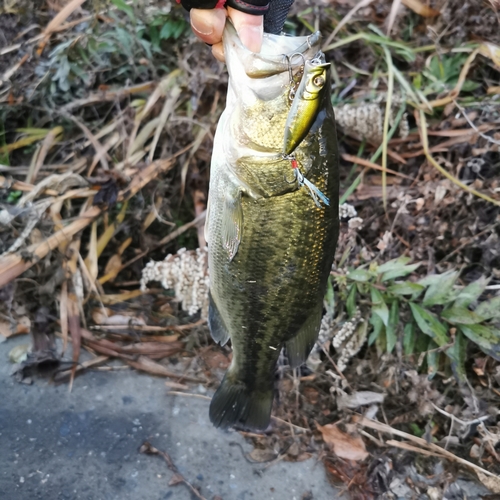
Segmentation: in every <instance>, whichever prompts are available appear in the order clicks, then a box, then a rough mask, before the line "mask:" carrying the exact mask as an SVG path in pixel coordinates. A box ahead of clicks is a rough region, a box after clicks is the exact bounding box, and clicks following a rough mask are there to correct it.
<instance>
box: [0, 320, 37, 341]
mask: <svg viewBox="0 0 500 500" xmlns="http://www.w3.org/2000/svg"><path fill="white" fill-rule="evenodd" d="M30 328H31V321H30V319H29V318H28V317H27V316H22V317H21V318H19V319H18V320H17V322H16V324H15V326H14V328H11V325H10V323H9V322H8V321H0V335H2V336H3V337H5V338H6V339H8V338H9V337H13V336H14V335H22V334H23V333H29V331H30Z"/></svg>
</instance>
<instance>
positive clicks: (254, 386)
mask: <svg viewBox="0 0 500 500" xmlns="http://www.w3.org/2000/svg"><path fill="white" fill-rule="evenodd" d="M223 40H224V51H225V57H226V62H227V65H228V70H229V77H230V78H229V88H228V97H227V105H226V109H225V111H224V113H223V114H222V116H221V119H220V121H219V124H218V127H217V132H216V136H215V140H214V150H213V156H212V166H211V177H210V191H209V203H208V215H207V224H206V237H207V241H208V246H209V268H210V305H209V327H210V330H211V333H212V336H213V338H214V340H215V341H217V342H219V343H220V344H222V345H224V344H225V343H226V342H227V341H228V340H229V339H231V344H232V348H233V359H232V362H231V365H230V367H229V369H228V371H227V373H226V375H225V377H224V380H223V381H222V383H221V385H220V387H219V388H218V390H217V391H216V393H215V395H214V397H213V399H212V403H211V406H210V419H211V421H212V422H213V424H214V425H215V426H216V427H222V428H227V427H231V426H235V425H236V426H240V427H244V428H248V429H256V430H257V429H265V428H266V427H267V426H268V425H269V421H270V415H271V409H272V403H273V396H274V378H275V377H274V371H275V367H276V363H277V360H278V357H279V355H280V351H281V350H282V348H283V347H285V348H286V353H287V355H288V359H289V361H290V364H291V365H292V366H298V365H300V364H301V363H303V362H304V361H305V360H306V359H307V356H308V355H309V352H310V350H311V349H312V347H313V346H314V343H315V341H316V339H317V335H318V331H319V328H320V323H321V318H322V309H323V297H324V294H325V290H326V284H327V279H328V276H329V273H330V270H331V267H332V262H333V258H334V253H335V246H336V242H337V238H338V224H339V222H338V220H339V219H338V189H339V187H338V151H337V140H336V132H335V119H334V115H333V109H332V105H331V96H330V83H329V78H328V68H326V66H327V65H325V64H324V59H323V60H322V61H320V62H322V66H321V68H323V71H320V73H321V74H322V75H324V76H325V77H326V81H325V82H323V83H325V85H324V86H323V87H322V88H321V89H320V90H319V94H318V95H317V96H316V97H317V99H316V100H314V99H313V100H311V102H312V103H313V106H314V110H310V109H308V108H307V106H305V108H304V106H303V103H298V104H297V101H296V99H300V98H301V94H303V92H302V91H300V88H301V87H300V85H298V89H297V88H295V89H294V88H293V86H294V85H295V84H296V83H294V81H293V78H291V76H293V74H294V72H295V74H300V71H304V62H305V61H311V60H312V61H317V60H318V57H319V56H320V57H323V56H322V54H319V53H318V50H319V49H318V46H317V45H318V41H319V37H318V36H317V35H312V36H311V37H309V40H308V39H306V37H284V36H275V35H267V34H266V35H264V43H263V47H262V51H261V53H260V54H253V53H251V52H249V51H248V50H246V49H245V48H244V47H243V46H242V44H241V42H240V41H239V39H238V37H237V35H236V32H235V30H234V28H233V27H232V26H231V25H230V24H229V23H228V25H227V26H226V29H225V32H224V38H223ZM297 52H299V53H300V54H302V56H300V57H297V55H296V54H297ZM284 54H289V55H290V56H292V55H293V57H289V58H288V59H286V58H285V59H286V60H287V61H288V62H287V64H285V63H284V62H283V61H284V56H283V55H284ZM318 54H319V55H318ZM325 68H326V69H325ZM314 72H316V73H317V72H318V71H317V68H316V69H314ZM307 76H308V71H304V76H303V77H302V79H304V78H306V77H307ZM316 82H317V83H318V82H319V83H321V81H320V80H318V79H317V78H316ZM302 86H304V85H302ZM296 90H299V91H298V92H297V91H296ZM294 109H299V110H300V113H301V116H304V117H305V118H304V119H301V118H300V117H298V118H297V117H296V116H290V110H292V114H293V113H295V111H293V110H294ZM304 110H305V111H304ZM302 113H305V114H304V115H302ZM297 123H299V125H300V126H297V125H296V124H297ZM290 124H292V125H290ZM304 126H305V127H306V128H307V131H306V132H307V133H304ZM294 127H295V128H294ZM297 127H298V128H297ZM295 129H297V130H298V129H300V132H296V131H295ZM297 133H299V134H302V135H303V138H302V139H300V140H297V141H296V142H298V145H297V146H296V147H294V149H293V147H291V146H289V144H290V142H293V138H294V137H295V138H296V136H297ZM285 135H286V136H287V138H286V140H285ZM285 143H287V144H288V146H286V145H285ZM284 152H286V154H284ZM290 155H291V156H290ZM294 167H297V168H295V169H294Z"/></svg>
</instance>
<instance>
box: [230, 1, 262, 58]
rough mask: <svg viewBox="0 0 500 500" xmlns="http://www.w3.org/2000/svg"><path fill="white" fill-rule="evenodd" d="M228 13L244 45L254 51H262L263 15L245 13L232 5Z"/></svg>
mask: <svg viewBox="0 0 500 500" xmlns="http://www.w3.org/2000/svg"><path fill="white" fill-rule="evenodd" d="M227 14H228V16H229V17H230V18H231V20H232V21H233V24H234V27H235V28H236V31H237V32H238V36H239V37H240V40H241V42H242V43H243V45H244V46H245V47H247V49H250V50H251V51H252V52H260V49H261V47H262V36H263V32H264V28H263V24H264V18H263V16H255V15H253V14H245V13H244V12H240V11H239V10H236V9H233V8H232V7H228V9H227Z"/></svg>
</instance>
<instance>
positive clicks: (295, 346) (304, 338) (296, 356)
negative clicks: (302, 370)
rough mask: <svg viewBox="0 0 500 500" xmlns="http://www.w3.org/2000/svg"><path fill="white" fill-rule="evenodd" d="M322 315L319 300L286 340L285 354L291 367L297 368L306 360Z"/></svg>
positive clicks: (321, 305)
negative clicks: (303, 321)
mask: <svg viewBox="0 0 500 500" xmlns="http://www.w3.org/2000/svg"><path fill="white" fill-rule="evenodd" d="M322 315H323V302H322V301H321V302H320V303H319V304H318V306H316V307H315V308H314V311H313V312H312V313H311V315H310V316H309V317H308V318H307V319H306V321H305V323H304V324H303V325H302V328H301V329H300V330H299V331H298V333H297V334H296V335H295V337H293V338H292V339H291V340H289V341H288V342H286V344H285V346H286V354H287V356H288V362H289V363H290V366H291V367H292V368H297V367H298V366H300V365H301V364H302V363H304V362H305V361H306V360H307V357H308V356H309V353H310V352H311V350H312V348H313V347H314V344H315V343H316V340H317V338H318V333H319V328H320V326H321V318H322Z"/></svg>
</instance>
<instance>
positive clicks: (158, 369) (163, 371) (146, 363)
mask: <svg viewBox="0 0 500 500" xmlns="http://www.w3.org/2000/svg"><path fill="white" fill-rule="evenodd" d="M126 361H127V363H128V364H129V365H130V366H131V367H132V368H135V369H136V370H140V371H143V372H147V373H151V375H158V376H160V377H169V378H173V379H176V380H185V381H186V382H197V383H201V384H204V383H205V382H206V380H203V379H200V378H196V377H190V376H188V375H182V374H180V373H175V372H172V371H170V370H169V369H168V368H166V367H164V366H163V365H161V364H160V363H157V362H156V361H153V360H152V359H149V358H148V357H146V356H139V358H138V359H137V361H132V360H126Z"/></svg>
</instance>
